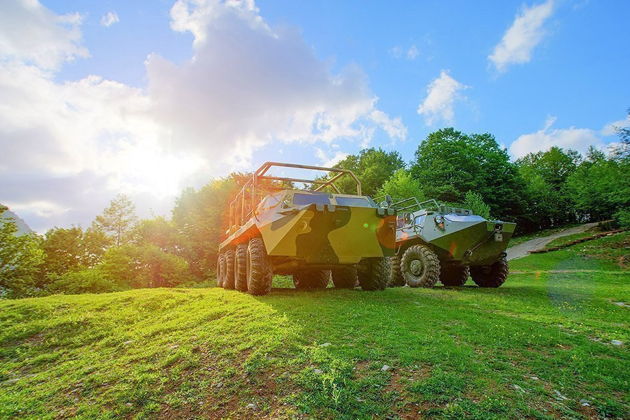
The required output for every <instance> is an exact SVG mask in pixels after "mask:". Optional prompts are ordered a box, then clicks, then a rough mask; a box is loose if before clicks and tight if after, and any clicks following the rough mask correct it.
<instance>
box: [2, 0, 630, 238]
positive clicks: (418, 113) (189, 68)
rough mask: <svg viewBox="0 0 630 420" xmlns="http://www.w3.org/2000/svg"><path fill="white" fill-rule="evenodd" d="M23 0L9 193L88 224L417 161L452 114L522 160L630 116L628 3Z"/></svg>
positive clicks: (11, 48) (453, 120)
mask: <svg viewBox="0 0 630 420" xmlns="http://www.w3.org/2000/svg"><path fill="white" fill-rule="evenodd" d="M16 4H17V6H12V5H11V6H7V4H6V3H5V4H3V5H1V6H0V12H1V11H2V9H3V8H5V9H6V10H4V13H0V15H3V16H4V19H6V21H5V25H2V22H1V21H0V28H1V27H3V26H4V28H5V33H4V34H3V33H2V29H0V63H3V64H4V67H3V68H2V72H4V73H0V89H2V90H0V93H2V92H5V93H6V95H4V97H5V99H4V100H2V99H0V106H4V109H5V110H7V112H8V113H7V112H5V116H4V118H5V119H6V123H5V125H6V124H9V125H10V126H11V127H10V128H5V129H4V131H1V130H0V144H2V145H7V146H9V147H10V148H11V153H9V155H6V156H5V158H2V157H0V192H3V193H0V202H4V203H8V204H9V205H10V206H11V207H12V208H13V209H15V210H16V211H17V212H18V213H20V214H21V215H22V216H23V217H24V219H26V221H27V222H28V223H30V224H32V225H33V226H34V227H35V228H36V229H39V230H42V229H45V228H47V227H50V226H52V225H62V226H66V225H70V224H82V225H84V226H85V225H87V224H89V222H90V220H91V219H92V218H93V217H94V216H95V214H97V213H98V212H99V211H100V210H101V209H102V208H103V207H104V205H106V203H107V202H108V201H109V200H110V199H111V198H112V197H113V196H114V195H115V194H116V193H117V192H125V193H128V194H130V195H131V196H132V197H133V198H134V200H135V201H136V203H137V204H138V208H139V211H140V213H141V215H143V216H144V215H148V214H151V213H157V214H162V213H168V210H169V209H170V208H171V206H172V203H173V199H174V197H175V196H176V195H177V193H178V192H179V191H180V190H181V188H183V187H185V186H199V185H202V184H203V183H204V182H206V181H207V180H208V179H209V178H210V177H212V176H217V175H221V174H223V173H226V172H228V171H229V170H234V169H235V170H251V169H254V168H255V167H256V166H257V165H258V164H260V163H261V162H262V161H265V160H285V161H293V162H303V163H311V164H323V163H333V162H334V161H335V160H338V159H340V158H342V157H343V156H344V155H345V154H346V153H356V152H357V151H359V150H360V149H361V148H362V147H365V146H374V147H383V148H385V149H388V150H398V151H399V152H400V153H401V154H402V155H403V157H404V158H405V160H411V159H412V158H413V153H414V151H415V150H416V148H417V146H418V144H419V142H420V141H421V140H422V139H423V138H425V137H426V135H427V134H428V133H430V132H431V131H434V130H436V129H439V128H442V127H446V126H454V127H456V128H457V129H459V130H461V131H464V132H490V133H492V134H494V135H495V136H496V138H497V140H498V141H499V143H500V144H502V145H504V146H505V147H506V148H508V150H509V151H510V153H511V154H512V155H513V156H514V157H519V156H522V155H523V154H525V153H527V152H530V151H537V150H544V149H545V148H548V147H550V146H551V145H559V146H561V147H565V148H568V147H571V148H575V149H577V150H580V151H583V150H585V148H586V147H587V145H588V144H595V145H596V146H598V147H600V148H602V149H605V148H606V145H607V144H608V143H610V142H614V141H616V140H617V138H616V136H615V135H614V133H613V131H612V130H611V129H610V125H611V124H614V125H617V126H619V125H626V124H628V123H629V121H628V119H627V118H626V109H627V108H628V107H630V84H628V83H627V79H628V69H629V68H630V49H629V48H628V45H627V42H628V39H630V25H627V22H628V18H630V3H629V2H626V1H604V0H603V1H593V0H591V1H586V0H577V1H568V0H564V1H563V0H556V1H551V0H548V1H540V0H539V1H525V2H523V1H501V2H496V1H492V2H491V1H486V2H470V1H448V2H444V1H430V2H429V1H423V2H411V1H387V2H384V1H383V2H377V1H372V2H365V1H343V2H339V1H318V2H296V1H289V0H282V1H280V0H259V1H258V2H256V3H255V4H254V3H253V1H244V2H237V1H234V2H229V4H224V3H222V2H218V1H213V0H208V1H205V0H180V1H178V2H175V1H172V0H171V1H165V0H160V1H133V2H128V1H83V2H76V1H69V0H67V1H59V0H55V1H53V0H43V1H41V5H37V4H35V6H33V5H31V6H28V2H26V1H25V2H17V3H16ZM1 19H2V18H0V20H1ZM8 23H14V24H15V25H16V26H15V28H14V29H11V28H10V27H9V26H8V25H7V24H8ZM9 31H10V32H9ZM38 37H39V38H38ZM16 75H19V76H20V77H17V79H23V84H22V85H19V86H18V85H17V81H16ZM3 80H4V83H2V81H3ZM19 89H26V90H25V94H22V95H19ZM35 89H36V90H37V92H35V93H34V90H35ZM9 94H12V95H15V97H25V95H33V97H32V99H31V101H34V102H36V103H38V104H40V105H41V109H40V113H39V115H40V116H41V115H42V114H43V115H45V116H47V117H48V118H44V119H43V120H42V119H37V116H36V115H34V113H33V111H32V110H30V108H29V109H27V108H26V107H24V106H22V105H21V104H20V103H19V102H17V99H14V98H13V97H10V96H9ZM2 102H4V103H2ZM29 112H31V114H29ZM32 114H33V115H32ZM1 122H3V121H0V123H1ZM20 123H22V124H20ZM33 127H37V130H36V131H34V130H35V129H34V128H33ZM66 131H67V132H66ZM21 145H23V146H21ZM40 146H41V147H40ZM42 150H43V151H46V153H44V152H41V154H42V155H41V156H37V153H39V152H40V151H42ZM24 156H26V157H27V158H26V159H25V158H24ZM3 160H4V161H3ZM16 162H19V164H18V163H16ZM3 171H4V174H3ZM16 174H17V175H16ZM12 175H13V176H12ZM60 185H61V186H62V187H58V186H60ZM56 188H59V191H60V192H59V193H58V194H52V193H50V192H51V191H55V189H56ZM64 188H65V189H64ZM2 190H4V191H2ZM25 191H28V193H26V192H25ZM65 191H68V192H67V193H66V192H65ZM42 208H44V209H46V210H45V211H42Z"/></svg>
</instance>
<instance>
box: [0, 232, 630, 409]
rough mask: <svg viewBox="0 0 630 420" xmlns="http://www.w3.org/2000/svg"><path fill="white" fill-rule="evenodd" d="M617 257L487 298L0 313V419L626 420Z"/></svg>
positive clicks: (17, 303)
mask: <svg viewBox="0 0 630 420" xmlns="http://www.w3.org/2000/svg"><path fill="white" fill-rule="evenodd" d="M627 241H628V235H627V234H623V235H618V236H617V237H607V238H603V239H600V240H596V241H592V242H588V243H585V244H580V245H578V246H576V247H571V248H568V249H566V250H562V251H557V252H551V253H547V254H539V255H532V256H529V257H527V258H523V259H521V260H517V261H514V263H513V264H512V269H513V271H515V272H516V273H514V274H512V275H511V277H510V278H509V279H508V281H507V282H506V284H505V285H504V286H503V287H501V288H499V289H480V288H477V287H473V286H470V285H469V286H467V287H462V288H443V287H436V288H434V289H410V288H396V289H388V290H386V291H384V292H373V293H371V292H361V291H358V290H356V291H348V290H345V291H344V290H335V289H327V290H323V291H318V292H297V291H296V290H294V289H286V288H282V289H275V290H274V291H273V292H272V293H271V294H270V295H268V296H263V297H254V296H250V295H247V294H243V293H238V292H235V291H225V290H222V289H218V288H210V289H153V290H146V289H145V290H133V291H128V292H121V293H111V294H102V295H76V296H49V297H43V298H32V299H23V300H14V301H2V302H0V418H6V417H9V418H11V417H15V418H18V417H19V418H56V417H69V416H77V417H79V418H85V419H88V418H89V419H92V418H117V417H135V418H153V417H157V416H162V417H180V418H182V417H185V418H195V417H201V418H204V417H212V418H216V417H230V418H238V417H264V416H266V417H269V418H293V417H300V416H305V417H316V418H348V419H351V418H375V417H376V418H383V417H387V416H391V417H393V418H397V417H406V418H409V417H412V418H413V417H418V416H434V417H437V418H458V419H459V418H477V419H488V418H502V419H503V418H526V417H527V418H596V417H613V418H614V417H617V418H628V417H629V416H630V401H629V399H628V395H629V394H630V392H629V391H630V385H629V384H630V370H629V369H628V365H629V362H630V357H629V356H630V355H629V352H628V344H629V343H630V333H629V331H630V329H629V325H628V324H629V322H628V320H629V317H628V311H629V310H630V309H629V308H627V307H623V306H620V305H617V304H614V302H630V288H629V287H628V284H629V283H628V282H629V280H630V275H629V272H628V271H624V270H622V269H621V268H620V267H619V265H618V263H617V260H618V257H619V255H621V254H622V253H624V252H625V253H627ZM587 244H588V247H587ZM574 270H588V271H574ZM288 284H289V281H288V279H287V278H279V279H278V282H277V284H276V285H277V286H283V287H287V286H288ZM611 340H620V341H622V342H623V343H624V344H623V345H621V346H616V345H612V344H611ZM384 365H387V366H390V369H385V370H383V366H384ZM580 400H588V402H589V406H582V404H581V403H580ZM250 404H253V405H250Z"/></svg>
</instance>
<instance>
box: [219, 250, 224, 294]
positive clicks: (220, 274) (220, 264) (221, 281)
mask: <svg viewBox="0 0 630 420" xmlns="http://www.w3.org/2000/svg"><path fill="white" fill-rule="evenodd" d="M224 276H225V259H224V258H223V254H219V256H218V257H217V286H218V287H223V277H224Z"/></svg>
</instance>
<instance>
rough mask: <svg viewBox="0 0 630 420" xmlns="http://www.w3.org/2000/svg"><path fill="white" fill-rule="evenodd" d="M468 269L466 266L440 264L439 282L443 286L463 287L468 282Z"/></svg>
mask: <svg viewBox="0 0 630 420" xmlns="http://www.w3.org/2000/svg"><path fill="white" fill-rule="evenodd" d="M469 275H470V269H469V268H468V266H466V265H459V264H442V267H440V281H441V282H442V284H443V285H444V286H463V285H464V284H465V283H466V281H467V280H468V276H469Z"/></svg>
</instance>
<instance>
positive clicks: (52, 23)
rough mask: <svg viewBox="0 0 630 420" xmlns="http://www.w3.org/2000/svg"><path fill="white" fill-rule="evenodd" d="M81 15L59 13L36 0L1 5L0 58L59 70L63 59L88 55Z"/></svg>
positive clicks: (23, 0) (20, 0)
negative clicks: (82, 38) (84, 43)
mask: <svg viewBox="0 0 630 420" xmlns="http://www.w3.org/2000/svg"><path fill="white" fill-rule="evenodd" d="M80 25H81V16H80V15H79V14H78V13H71V14H66V15H56V14H54V13H53V12H51V11H50V10H48V9H46V8H45V7H43V6H42V5H41V4H39V2H38V1H36V0H15V1H7V2H3V4H2V13H0V58H3V59H5V60H6V59H14V60H19V61H23V62H27V63H32V64H35V65H37V66H38V67H40V68H43V69H48V70H50V69H57V68H58V67H59V66H60V65H61V64H62V63H63V62H65V61H70V60H73V59H75V58H77V57H87V56H88V55H89V54H88V50H87V49H86V48H85V47H83V46H81V31H80V29H79V27H80Z"/></svg>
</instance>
